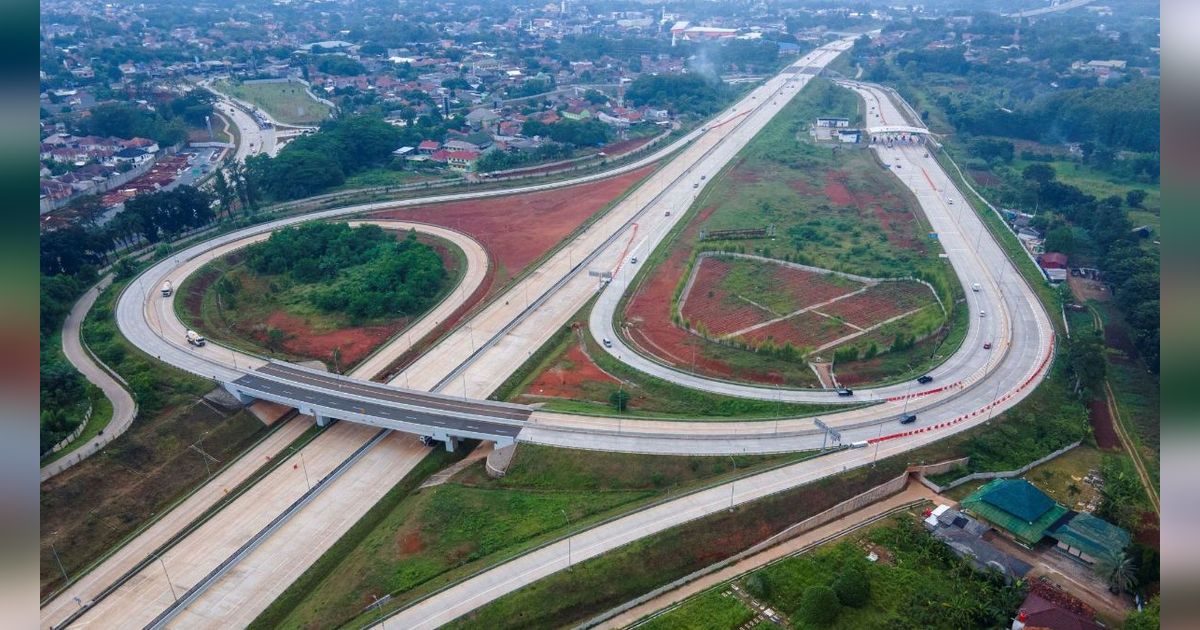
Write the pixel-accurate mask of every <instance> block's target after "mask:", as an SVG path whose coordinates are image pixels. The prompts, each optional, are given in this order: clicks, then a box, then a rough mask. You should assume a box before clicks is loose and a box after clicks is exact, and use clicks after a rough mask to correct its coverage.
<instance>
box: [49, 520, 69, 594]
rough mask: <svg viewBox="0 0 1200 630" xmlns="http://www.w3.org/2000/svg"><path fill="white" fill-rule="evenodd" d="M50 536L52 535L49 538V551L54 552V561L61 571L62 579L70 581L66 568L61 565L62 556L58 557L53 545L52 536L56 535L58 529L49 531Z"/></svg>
mask: <svg viewBox="0 0 1200 630" xmlns="http://www.w3.org/2000/svg"><path fill="white" fill-rule="evenodd" d="M50 536H51V537H52V538H51V539H50V553H52V554H54V562H55V563H57V564H58V570H59V571H62V576H63V581H64V582H70V581H71V578H69V577H67V569H66V568H65V567H63V563H62V558H59V557H58V549H56V548H55V547H54V538H53V537H55V536H58V531H55V532H53V533H51V534H50Z"/></svg>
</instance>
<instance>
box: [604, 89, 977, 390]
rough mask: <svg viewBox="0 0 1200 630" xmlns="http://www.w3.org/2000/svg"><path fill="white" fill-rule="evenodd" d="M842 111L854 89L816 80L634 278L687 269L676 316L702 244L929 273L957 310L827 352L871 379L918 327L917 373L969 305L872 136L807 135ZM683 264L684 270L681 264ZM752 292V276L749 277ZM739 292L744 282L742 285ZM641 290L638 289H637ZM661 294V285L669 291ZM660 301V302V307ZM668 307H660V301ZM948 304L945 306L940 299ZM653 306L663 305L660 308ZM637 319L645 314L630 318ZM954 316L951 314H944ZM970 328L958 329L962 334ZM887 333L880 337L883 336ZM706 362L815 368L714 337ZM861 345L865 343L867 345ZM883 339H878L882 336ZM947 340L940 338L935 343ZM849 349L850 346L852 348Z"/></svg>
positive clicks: (751, 369)
mask: <svg viewBox="0 0 1200 630" xmlns="http://www.w3.org/2000/svg"><path fill="white" fill-rule="evenodd" d="M824 115H839V116H846V117H848V118H851V119H852V120H854V119H859V118H860V117H861V116H860V113H859V101H858V98H857V97H856V96H855V95H854V94H853V93H852V92H850V91H848V90H844V89H842V88H838V87H836V86H833V85H832V84H830V83H828V82H826V81H823V80H816V81H815V82H814V84H813V85H811V86H809V87H807V88H805V90H804V92H802V93H801V94H800V95H799V96H797V97H796V99H795V100H794V101H793V102H791V103H789V104H788V105H787V106H786V107H785V108H784V109H783V111H782V112H781V113H780V115H778V116H776V117H775V118H774V119H773V120H772V121H771V122H770V123H768V124H767V125H766V126H765V127H764V128H763V130H762V131H761V132H760V133H759V134H758V135H757V136H756V137H755V138H754V140H752V141H751V142H750V144H748V145H747V146H746V147H745V148H744V149H743V150H742V152H741V153H740V154H739V155H738V156H737V158H735V160H734V161H733V162H732V163H731V166H729V167H727V168H726V169H725V170H723V171H722V172H721V173H719V174H717V175H715V176H713V181H712V183H711V184H709V185H708V186H707V187H706V188H705V190H704V191H703V193H702V194H701V196H700V198H699V199H698V200H697V201H696V203H695V204H693V206H692V208H691V209H690V210H689V211H688V216H687V217H686V218H685V219H684V221H682V222H681V223H680V225H679V226H677V228H676V229H675V230H674V231H673V232H672V234H671V235H669V236H668V238H667V239H665V241H664V243H663V245H661V246H660V247H659V248H658V249H657V250H656V252H655V253H654V254H653V255H651V257H650V259H649V260H648V261H647V264H646V265H645V266H644V267H643V268H642V269H641V270H640V272H639V276H638V278H637V279H635V286H634V290H635V291H636V290H638V289H640V288H642V286H643V285H645V286H646V287H647V288H650V287H651V286H652V285H651V284H648V283H652V282H653V280H652V278H653V276H654V275H655V274H662V273H670V274H671V275H672V277H674V278H677V279H678V284H677V286H676V287H675V291H674V295H673V297H672V300H671V301H672V304H671V311H670V313H668V315H667V316H668V317H672V318H676V319H678V318H679V315H678V298H679V294H680V292H681V289H682V286H683V283H684V282H685V280H686V278H687V274H688V271H689V267H690V265H691V264H692V261H693V260H694V254H695V252H698V251H704V250H717V251H736V252H744V253H753V254H758V255H761V256H764V257H767V258H777V259H781V260H788V261H794V262H800V263H803V264H808V265H812V266H816V267H823V268H827V269H833V270H837V271H845V272H850V273H856V274H860V275H865V276H870V277H898V276H911V277H918V278H921V279H924V280H926V281H928V282H930V283H931V284H932V285H933V286H934V287H935V289H936V290H937V291H938V292H939V295H940V296H941V298H942V301H943V303H945V304H946V306H947V308H948V309H950V311H951V317H950V318H949V319H948V321H947V318H946V317H944V316H942V314H941V313H940V312H939V313H937V315H938V316H937V317H935V318H933V321H931V320H930V317H929V316H928V314H925V313H924V312H923V311H922V312H921V313H918V314H917V315H914V316H910V317H908V318H905V319H901V320H899V321H898V322H896V323H894V324H890V325H888V326H887V327H886V330H884V331H882V332H883V333H886V334H888V335H890V336H891V338H890V339H887V340H881V339H880V338H879V337H878V336H877V335H871V336H870V337H871V338H870V339H867V338H866V336H864V337H863V338H857V339H853V340H850V341H847V342H845V343H843V344H842V345H841V347H840V348H836V347H835V348H828V349H826V350H824V351H822V353H821V354H822V355H823V356H826V358H828V357H829V356H832V355H833V353H834V352H836V351H837V350H839V349H840V350H842V351H843V352H845V353H846V355H849V354H851V353H854V351H857V353H856V355H857V357H858V358H857V359H855V360H852V359H851V358H850V356H846V355H844V356H842V361H841V362H840V363H839V367H838V374H839V375H843V374H844V375H846V376H847V377H848V378H849V379H851V380H855V381H856V382H866V380H868V379H854V375H855V373H856V371H857V370H859V369H862V370H863V372H864V374H865V375H868V378H869V379H875V378H880V377H881V373H882V372H881V370H880V367H879V363H880V362H881V361H882V358H881V357H882V356H883V355H885V354H888V350H889V349H890V348H891V346H892V345H893V344H892V342H893V341H894V340H895V339H896V338H897V337H899V338H902V339H904V338H912V339H913V340H914V341H917V343H915V344H908V343H904V344H901V345H900V346H898V347H897V348H896V355H897V358H895V359H893V362H894V363H899V364H901V365H902V366H903V367H906V368H907V371H909V372H911V373H916V372H920V371H923V370H925V369H927V368H928V366H929V364H930V363H931V360H935V359H934V357H935V356H937V355H938V354H943V355H944V354H945V353H944V352H942V350H946V349H947V348H946V347H945V341H946V338H947V336H948V335H950V334H951V333H950V331H951V330H953V329H955V328H957V327H959V326H963V325H965V323H966V320H965V319H964V318H959V317H957V316H955V315H954V311H955V310H957V309H959V308H961V307H960V306H958V305H957V303H958V301H959V300H960V299H961V298H962V287H961V286H959V284H958V282H957V280H956V278H955V276H954V274H953V270H952V268H951V267H950V265H949V263H948V262H947V261H945V260H942V259H940V258H939V257H938V253H940V249H939V247H938V246H937V243H936V241H933V240H932V239H930V238H929V237H928V232H929V228H928V222H927V221H926V220H925V218H924V216H923V215H922V214H920V212H919V211H917V210H916V209H917V208H918V205H917V203H916V201H915V200H914V199H913V198H912V196H911V194H909V192H908V191H907V189H905V188H904V187H903V186H902V185H901V183H900V182H899V181H897V180H896V179H895V178H894V177H893V176H892V175H891V174H889V173H888V172H887V171H886V170H885V169H883V168H881V167H880V165H879V164H878V162H877V160H875V158H874V156H873V154H872V153H871V152H870V151H869V150H868V149H866V148H864V147H845V146H836V147H834V146H831V145H819V144H817V143H815V142H814V141H812V140H811V139H810V138H809V136H808V132H807V129H808V126H809V124H810V123H811V122H812V120H813V119H814V118H815V117H817V116H824ZM768 225H772V226H774V228H775V234H776V236H775V237H771V238H761V239H743V240H726V241H722V240H706V241H700V240H699V237H700V231H701V230H706V231H709V232H711V231H714V230H729V229H752V228H765V227H767V226H768ZM676 274H679V275H676ZM747 292H752V291H750V287H747ZM732 293H735V294H736V293H738V290H737V287H733V288H732ZM632 294H633V293H632V292H631V295H632ZM662 297H663V296H659V295H657V293H656V294H655V295H654V296H653V299H654V301H657V302H661V301H662V300H661V299H660V298H662ZM625 305H626V306H627V309H626V308H622V310H621V311H620V315H619V317H621V318H622V319H623V320H633V319H634V318H635V317H634V316H635V315H637V316H643V317H644V316H645V314H644V313H641V312H640V310H642V309H644V308H645V307H639V305H638V303H637V298H636V297H634V298H631V299H629V300H627V301H626V302H625ZM653 308H654V307H653V305H651V309H652V310H653ZM659 310H661V309H659ZM939 311H940V309H939ZM653 316H654V317H662V314H660V313H657V312H656V311H654V312H653ZM631 323H632V325H633V326H634V327H635V328H636V327H637V326H638V325H639V324H638V322H636V321H631ZM947 323H949V325H947ZM958 338H961V333H957V334H955V335H954V339H958ZM881 342H882V343H881ZM871 343H875V344H876V345H877V350H879V351H882V353H881V354H880V355H878V357H877V358H871V359H867V358H865V357H864V356H863V355H865V353H866V351H867V348H868V346H869V345H870V344H871ZM696 346H697V348H699V354H701V357H700V363H701V364H703V363H704V362H705V360H706V359H707V360H711V361H713V362H715V363H716V364H721V365H725V366H728V367H729V368H731V369H730V370H729V371H730V372H731V373H732V374H733V375H734V377H735V378H737V377H738V376H739V375H741V376H743V377H745V376H746V375H754V374H770V375H775V377H776V378H782V379H783V380H784V381H785V382H787V383H789V384H792V383H795V384H799V385H802V386H803V385H807V386H814V385H815V378H814V375H813V374H812V373H811V371H810V370H809V368H808V366H807V365H806V363H805V362H804V361H798V360H795V359H787V358H780V357H776V356H769V355H768V354H767V353H763V352H754V351H752V350H747V349H742V348H735V347H731V346H729V345H722V344H718V343H716V342H699V343H697V344H696ZM860 346H861V347H860ZM880 346H881V347H880ZM938 346H942V349H941V350H938V349H937V348H938ZM848 349H852V350H850V351H849V352H847V350H848ZM887 367H888V368H889V369H892V368H895V367H896V366H895V365H888V366H887Z"/></svg>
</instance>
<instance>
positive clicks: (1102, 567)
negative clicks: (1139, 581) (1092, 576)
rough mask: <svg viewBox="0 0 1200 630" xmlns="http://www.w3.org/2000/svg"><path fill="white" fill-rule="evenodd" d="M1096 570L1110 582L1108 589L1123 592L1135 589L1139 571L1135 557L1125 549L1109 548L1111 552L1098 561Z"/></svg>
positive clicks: (1118, 592) (1117, 592)
mask: <svg viewBox="0 0 1200 630" xmlns="http://www.w3.org/2000/svg"><path fill="white" fill-rule="evenodd" d="M1096 572H1097V573H1099V574H1100V577H1103V578H1104V579H1105V581H1107V582H1108V589H1109V590H1110V591H1112V592H1113V593H1116V594H1118V595H1119V594H1121V593H1124V592H1127V591H1129V590H1131V589H1133V586H1134V583H1135V582H1136V576H1137V571H1136V568H1135V567H1134V565H1133V558H1131V557H1129V554H1128V553H1126V552H1125V550H1123V549H1121V550H1109V553H1108V554H1106V555H1105V556H1104V557H1102V558H1100V559H1099V562H1097V563H1096Z"/></svg>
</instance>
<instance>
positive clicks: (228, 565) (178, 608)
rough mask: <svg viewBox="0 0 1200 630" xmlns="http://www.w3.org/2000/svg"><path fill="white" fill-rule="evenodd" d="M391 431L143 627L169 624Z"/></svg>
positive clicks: (347, 461) (383, 431)
mask: <svg viewBox="0 0 1200 630" xmlns="http://www.w3.org/2000/svg"><path fill="white" fill-rule="evenodd" d="M390 432H391V431H389V430H388V429H381V430H380V431H379V432H378V433H376V434H375V435H374V437H372V438H371V439H370V440H367V443H366V444H363V445H362V446H360V447H358V449H357V450H355V451H354V452H353V453H352V454H351V455H350V457H348V458H346V459H345V460H344V461H342V463H340V464H338V465H337V467H336V468H334V469H333V470H331V471H330V472H329V473H328V474H327V475H325V476H324V477H322V478H321V480H320V481H318V482H317V483H316V484H315V485H314V486H313V487H311V488H309V489H308V491H306V492H305V493H304V494H302V495H300V498H298V499H296V500H295V501H293V502H292V504H291V505H289V506H288V507H287V509H285V510H284V511H283V512H281V513H280V514H279V515H277V516H276V517H275V518H273V519H271V522H270V523H267V525H266V526H265V527H263V528H262V529H261V530H259V531H258V533H256V534H255V535H254V536H253V537H251V538H250V540H248V541H246V542H245V543H243V544H242V546H241V547H238V549H237V550H236V551H234V552H233V554H232V555H230V556H229V557H228V558H226V559H225V560H224V561H222V562H221V564H218V565H217V566H216V567H215V568H214V569H213V570H212V571H209V572H208V574H207V575H205V576H204V577H203V578H201V579H200V581H199V582H197V583H196V585H195V586H192V588H190V589H188V590H187V592H185V593H184V594H183V596H182V597H180V598H178V599H176V600H175V602H174V603H172V604H171V605H170V606H168V607H167V609H166V610H164V611H162V612H161V613H159V614H158V616H157V617H155V618H154V619H153V620H152V621H151V622H150V623H148V624H146V626H145V628H144V629H143V630H158V629H159V628H164V627H166V625H167V623H168V622H170V621H171V620H172V619H174V618H175V616H176V615H178V614H179V613H180V612H182V611H183V609H184V608H187V606H188V605H189V604H191V603H192V602H194V601H196V599H197V598H199V597H200V596H201V595H203V594H204V592H205V591H206V590H208V588H209V587H210V586H212V585H213V584H215V583H216V582H217V580H220V579H221V578H222V577H223V576H224V575H225V574H226V573H228V572H229V570H230V569H232V568H233V566H234V565H235V564H237V563H238V562H239V561H241V560H242V558H245V557H246V556H247V555H249V554H250V552H251V551H254V549H255V548H256V547H258V546H259V545H260V544H262V542H263V541H264V540H266V538H267V537H268V536H270V535H271V534H272V533H274V532H275V530H277V529H279V528H280V527H282V526H283V525H284V523H286V522H287V521H288V520H289V519H290V518H291V517H292V516H293V515H294V514H295V513H296V512H299V511H300V510H301V509H302V508H303V507H304V506H306V505H308V504H309V503H310V502H311V501H312V500H313V499H314V498H316V496H317V495H318V494H320V493H321V492H322V491H323V490H325V489H326V488H328V487H329V486H330V485H331V484H332V483H333V482H334V481H337V479H338V478H339V477H341V476H342V473H344V472H346V470H348V469H349V468H350V467H351V466H353V465H354V464H355V463H356V462H357V461H358V460H359V459H361V458H362V456H363V455H365V454H366V452H367V451H369V450H371V448H372V447H373V446H375V445H376V444H379V442H381V441H382V440H383V438H385V437H387V435H388V433H390Z"/></svg>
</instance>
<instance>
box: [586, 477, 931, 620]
mask: <svg viewBox="0 0 1200 630" xmlns="http://www.w3.org/2000/svg"><path fill="white" fill-rule="evenodd" d="M922 499H925V500H929V501H934V502H938V501H944V499H942V498H941V497H939V496H938V495H936V494H934V492H933V491H932V490H930V489H929V488H926V487H925V486H923V485H921V484H919V483H910V484H908V487H906V488H905V489H904V490H903V491H901V492H900V493H899V494H896V495H893V496H891V497H889V498H887V499H884V500H883V501H876V502H875V503H872V504H870V505H868V506H866V507H864V508H862V509H860V510H857V511H854V512H851V513H849V514H847V515H845V516H843V517H841V518H839V519H837V520H834V521H832V522H830V523H827V524H825V525H822V526H821V527H818V528H816V529H813V530H810V531H808V532H805V533H803V534H801V535H799V536H797V537H795V538H792V539H790V540H788V541H786V542H784V543H782V544H779V545H776V546H774V547H771V548H770V549H766V550H764V551H761V552H759V553H757V554H755V555H753V556H750V557H748V558H744V559H742V560H740V561H738V562H735V563H733V564H731V565H729V566H727V567H725V568H724V569H721V570H720V571H714V572H713V573H709V574H708V575H705V576H703V577H700V578H698V579H696V580H693V581H691V582H688V583H687V584H684V585H683V586H680V587H679V588H677V589H675V590H673V591H668V592H666V593H663V594H661V595H659V596H658V597H655V598H654V599H651V600H650V601H648V602H645V603H643V604H641V605H639V606H635V607H633V608H631V609H629V610H627V611H625V612H623V613H621V614H619V615H617V616H615V617H613V618H611V619H609V620H607V621H605V622H603V623H601V624H600V625H599V626H596V627H597V628H602V629H603V628H624V627H626V626H628V625H630V624H632V623H634V622H635V621H637V620H639V619H641V618H643V617H645V616H646V615H649V614H652V613H655V612H658V611H659V610H662V609H664V608H666V607H668V606H673V605H675V604H678V603H679V602H682V601H683V600H685V599H687V598H689V597H691V596H692V595H695V594H697V593H700V592H703V591H705V590H708V589H709V588H711V587H713V586H716V585H717V584H720V583H722V582H726V581H728V580H732V579H734V578H736V577H738V576H740V575H742V574H745V573H748V572H750V571H753V570H755V569H757V568H759V567H762V566H764V565H766V564H767V563H769V562H773V561H775V560H778V559H780V558H783V557H785V556H789V555H792V554H795V553H802V552H803V551H804V550H805V548H806V547H808V546H809V545H812V544H813V543H816V542H820V541H827V539H830V537H838V536H842V535H844V534H846V533H849V530H851V529H852V528H854V527H856V526H859V525H862V524H863V523H865V522H867V521H869V520H871V519H873V518H875V517H878V516H880V515H881V514H884V513H886V512H888V511H890V510H892V509H895V508H898V507H901V506H904V505H906V504H908V503H911V502H913V501H919V500H922Z"/></svg>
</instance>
